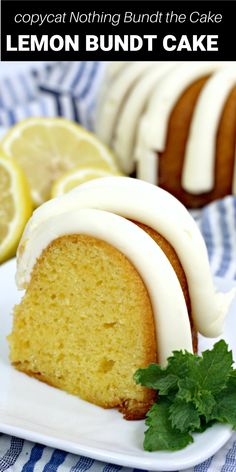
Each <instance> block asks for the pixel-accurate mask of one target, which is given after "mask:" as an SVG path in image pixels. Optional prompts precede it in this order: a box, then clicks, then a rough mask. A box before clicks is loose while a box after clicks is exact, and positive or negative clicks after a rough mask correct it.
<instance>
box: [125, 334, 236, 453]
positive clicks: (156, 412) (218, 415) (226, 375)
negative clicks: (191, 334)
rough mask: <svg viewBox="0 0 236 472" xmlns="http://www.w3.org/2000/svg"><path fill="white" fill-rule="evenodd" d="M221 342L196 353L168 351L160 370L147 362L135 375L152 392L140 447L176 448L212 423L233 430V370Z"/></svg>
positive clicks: (235, 410)
mask: <svg viewBox="0 0 236 472" xmlns="http://www.w3.org/2000/svg"><path fill="white" fill-rule="evenodd" d="M232 364H233V358H232V352H231V351H229V350H228V346H227V344H226V343H225V341H223V340H221V341H219V342H217V343H216V344H215V345H214V347H213V349H212V350H207V351H205V352H204V353H203V354H202V357H200V356H198V355H195V354H191V353H188V352H186V351H174V352H173V355H172V356H171V357H169V358H168V363H167V367H166V368H164V369H163V368H161V366H159V365H156V364H151V365H150V366H149V367H147V368H146V369H139V370H138V371H137V372H136V373H135V376H134V378H135V380H136V382H137V383H140V384H141V385H145V386H147V387H149V388H154V389H156V390H157V391H158V403H156V404H154V405H153V406H152V408H151V410H150V411H149V413H148V415H147V419H146V425H147V426H148V430H147V431H146V433H145V440H144V448H145V449H146V450H148V451H154V450H171V451H173V450H178V449H181V448H182V447H185V446H186V445H187V444H189V443H190V442H192V441H193V439H192V436H191V434H190V433H191V432H202V431H205V429H206V428H208V427H210V426H211V425H212V424H214V423H215V422H216V421H218V422H220V423H229V424H231V425H232V426H233V428H234V429H236V370H233V367H232Z"/></svg>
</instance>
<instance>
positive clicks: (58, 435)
mask: <svg viewBox="0 0 236 472" xmlns="http://www.w3.org/2000/svg"><path fill="white" fill-rule="evenodd" d="M14 275H15V261H14V260H12V261H10V262H8V263H6V264H4V265H2V266H1V267H0V319H1V324H0V326H1V330H0V430H1V431H2V432H3V433H7V434H11V435H15V436H18V437H21V438H24V439H28V440H30V441H35V442H39V443H42V444H45V445H47V446H51V447H55V448H59V449H63V450H65V451H68V452H72V453H74V454H80V455H84V456H87V457H91V458H93V459H98V460H102V461H105V462H111V463H115V464H120V465H124V466H128V467H137V468H142V469H148V470H153V471H158V470H162V471H170V470H176V469H179V470H180V469H185V468H187V467H192V466H194V465H196V464H199V463H200V462H202V461H204V460H205V459H207V458H208V457H210V456H211V455H213V454H214V453H215V452H216V451H217V450H218V449H220V447H222V446H223V444H225V443H226V441H227V440H228V439H229V438H230V436H231V434H232V431H231V428H230V427H229V426H226V425H215V426H213V427H212V428H210V429H208V430H207V431H206V432H204V433H203V434H196V435H195V437H194V439H195V440H194V443H193V444H191V445H190V446H188V447H186V448H185V449H182V450H181V451H178V452H171V453H169V452H155V453H154V452H152V453H150V452H145V451H144V450H143V448H142V442H143V433H144V430H145V425H144V421H125V420H124V419H123V418H122V416H121V414H120V413H119V412H117V411H116V410H103V409H102V408H99V407H96V406H94V405H91V404H89V403H87V402H85V401H82V400H80V399H79V398H77V397H74V396H72V395H68V394H67V393H65V392H62V391H60V390H57V389H55V388H53V387H49V386H48V385H45V384H43V383H41V382H39V381H37V380H35V379H33V378H30V377H27V376H26V375H25V374H23V373H20V372H17V371H16V370H14V369H13V367H11V365H10V363H9V361H8V345H7V341H6V336H7V334H8V333H9V332H10V330H11V322H12V315H11V313H12V308H13V305H14V304H15V303H17V302H18V301H19V300H20V298H21V293H19V292H17V290H16V287H15V281H14ZM216 284H217V286H218V288H220V289H221V290H228V289H230V288H231V287H232V286H233V283H232V282H231V281H224V280H220V279H217V280H216ZM234 285H235V284H234ZM235 327H236V299H235V300H234V302H233V304H232V305H231V308H230V310H229V313H228V316H227V320H226V323H225V332H224V338H225V339H226V341H227V342H228V344H229V345H230V348H231V349H233V351H234V358H236V339H235V334H234V333H235V332H236V329H235ZM215 341H216V340H215V339H214V340H210V341H209V340H207V339H205V338H202V337H201V338H200V340H199V344H200V350H204V349H206V348H209V347H211V346H212V345H213V344H214V342H215Z"/></svg>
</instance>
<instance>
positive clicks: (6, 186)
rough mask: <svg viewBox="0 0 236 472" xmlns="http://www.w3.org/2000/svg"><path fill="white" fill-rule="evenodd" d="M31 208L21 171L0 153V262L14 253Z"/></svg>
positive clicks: (26, 186)
mask: <svg viewBox="0 0 236 472" xmlns="http://www.w3.org/2000/svg"><path fill="white" fill-rule="evenodd" d="M32 209H33V205H32V200H31V196H30V190H29V185H28V182H27V180H26V178H25V176H24V173H23V171H22V170H21V169H20V168H19V167H18V165H17V164H16V163H15V162H14V160H13V159H8V158H6V157H4V156H2V155H0V263H1V262H4V261H5V260H7V259H9V258H10V257H12V256H13V255H14V254H15V252H16V248H17V245H18V243H19V240H20V237H21V234H22V232H23V229H24V227H25V224H26V222H27V220H28V218H29V217H30V215H31V213H32Z"/></svg>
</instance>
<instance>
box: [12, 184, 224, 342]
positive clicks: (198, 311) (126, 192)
mask: <svg viewBox="0 0 236 472" xmlns="http://www.w3.org/2000/svg"><path fill="white" fill-rule="evenodd" d="M82 209H96V210H103V211H106V212H110V213H114V214H116V215H119V216H121V217H123V218H127V219H131V220H133V221H137V222H141V223H144V224H146V225H147V226H149V227H151V228H153V229H154V230H156V231H158V232H159V233H160V234H161V235H162V236H163V237H165V239H166V240H167V241H168V242H169V243H170V244H171V246H172V247H173V248H174V249H175V251H176V253H177V255H178V258H179V260H180V263H181V264H182V267H183V270H184V272H185V275H186V278H187V283H188V289H189V294H190V300H191V309H192V316H193V319H194V323H195V326H196V328H197V330H198V331H199V332H200V333H202V334H203V335H205V336H210V337H216V336H219V335H220V333H221V332H222V329H223V322H224V317H225V314H226V312H227V309H228V305H229V303H230V301H231V299H232V294H221V293H215V290H214V287H213V282H212V277H211V273H210V267H209V263H208V257H207V251H206V247H205V244H204V241H203V238H202V236H201V234H200V232H199V230H198V228H197V226H196V224H195V222H194V220H193V219H192V217H191V216H190V214H189V213H188V212H187V210H186V209H185V208H184V206H183V205H182V204H181V203H180V202H178V200H176V199H175V198H174V197H172V196H171V195H170V194H168V193H167V192H165V191H164V190H162V189H160V188H158V187H156V186H153V185H151V184H148V183H146V182H142V181H140V180H136V179H130V178H128V177H107V178H104V179H97V180H94V181H91V182H88V183H87V184H83V185H81V186H79V187H78V188H77V189H75V190H73V191H71V192H69V193H68V194H65V195H64V196H62V197H58V198H57V199H54V200H51V201H49V202H47V203H45V204H44V205H43V206H41V207H40V208H38V209H37V210H36V211H35V212H34V215H33V217H32V218H31V219H30V221H29V223H28V225H27V226H26V229H25V232H24V234H23V237H22V240H21V244H20V246H19V251H18V270H17V283H18V286H19V287H20V288H25V287H27V284H28V283H29V281H30V275H31V271H32V268H33V265H34V263H35V261H36V258H37V257H38V256H39V251H38V250H37V244H38V243H37V241H38V233H39V232H42V228H44V229H45V230H46V231H48V232H49V240H47V242H48V243H49V242H50V240H53V239H55V238H57V237H59V236H61V229H60V230H58V226H57V225H60V228H62V227H63V228H64V233H67V227H66V224H64V226H63V221H65V218H66V215H67V213H70V214H71V213H73V212H77V211H79V210H82ZM56 217H58V218H57V219H56V220H54V219H53V218H56ZM76 224H77V222H76V214H75V213H74V225H75V229H74V231H76ZM46 228H47V229H46ZM106 229H107V230H109V231H110V229H111V233H112V231H113V230H114V228H112V227H111V228H106ZM72 230H73V228H72V227H71V231H72ZM46 231H45V232H46ZM121 231H122V228H121V230H120V231H119V233H120V234H118V237H119V236H120V237H122V235H121ZM109 234H110V233H109ZM126 237H127V239H130V235H129V233H128V232H127V233H126ZM50 238H51V239H50ZM135 245H136V240H135V239H134V240H133V241H131V246H135ZM40 247H41V246H40ZM41 249H42V248H41ZM41 249H40V250H41ZM140 252H142V248H140ZM36 254H37V255H36ZM125 254H126V253H125ZM127 257H129V255H128V253H127ZM137 258H138V256H137ZM148 262H149V264H151V261H150V260H148ZM157 272H158V274H159V277H162V269H161V268H160V271H159V270H158V269H157ZM165 283H166V287H167V289H168V279H166V280H165ZM168 290H169V289H168ZM169 296H170V297H171V296H172V293H171V291H169Z"/></svg>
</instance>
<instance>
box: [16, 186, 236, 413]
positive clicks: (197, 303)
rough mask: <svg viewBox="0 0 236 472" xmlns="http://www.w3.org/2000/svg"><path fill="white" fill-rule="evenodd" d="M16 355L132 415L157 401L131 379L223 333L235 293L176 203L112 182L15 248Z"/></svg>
mask: <svg viewBox="0 0 236 472" xmlns="http://www.w3.org/2000/svg"><path fill="white" fill-rule="evenodd" d="M17 263H18V268H17V283H18V286H19V288H25V289H26V292H25V295H24V296H23V299H22V301H21V303H20V304H19V305H18V306H16V307H15V310H14V322H13V328H12V333H11V335H10V336H9V344H10V359H11V362H12V364H13V365H14V366H15V367H16V368H17V369H18V370H20V371H23V372H25V373H26V374H28V375H31V376H33V377H36V378H37V379H40V380H42V381H44V382H46V383H48V384H49V385H52V386H55V387H58V388H61V389H63V390H65V391H67V392H69V393H72V394H75V395H78V396H79V397H81V398H82V399H84V400H87V401H89V402H92V403H94V404H96V405H99V406H102V407H105V408H113V407H116V408H119V409H120V410H121V411H122V412H123V414H124V416H125V418H127V419H138V418H143V417H144V416H145V413H146V412H147V410H148V409H149V408H150V405H151V404H152V402H153V401H154V399H155V394H154V392H153V391H152V390H150V389H147V388H144V387H141V386H140V385H136V384H135V382H134V380H133V374H134V372H135V371H136V370H137V369H138V368H139V367H145V366H147V365H148V364H149V363H152V362H156V361H158V362H160V363H161V364H163V365H164V364H165V362H166V359H167V357H168V356H169V355H171V353H172V351H173V350H176V349H186V350H188V351H190V352H192V351H194V350H196V349H197V336H196V331H200V332H201V333H203V334H204V335H207V336H217V335H219V334H220V332H221V330H222V323H223V319H224V316H225V313H226V310H227V306H228V302H229V299H230V296H229V295H225V294H224V295H222V294H215V292H214V288H213V284H212V280H211V275H210V270H209V265H208V260H207V254H206V249H205V246H204V242H203V240H202V237H201V235H200V233H199V231H198V229H197V227H196V225H195V223H194V221H193V220H192V218H191V216H190V215H189V214H188V212H187V211H186V210H185V208H184V207H183V206H182V205H181V204H180V203H179V202H178V201H177V200H176V199H175V198H174V197H172V196H171V195H169V194H168V193H167V192H165V191H164V190H161V189H159V188H157V187H155V186H153V185H151V184H147V183H145V182H141V181H138V180H134V179H130V178H123V177H109V178H105V179H98V180H96V181H92V182H89V183H87V184H84V185H82V186H80V187H78V189H75V190H73V191H71V192H70V193H68V194H66V195H64V196H62V197H59V198H57V199H55V200H51V201H50V202H47V203H45V204H44V205H42V206H41V207H40V208H39V209H37V210H36V211H35V213H34V215H33V217H32V218H31V220H30V221H29V223H28V225H27V227H26V230H25V233H24V235H23V237H22V241H21V243H20V246H19V249H18V258H17Z"/></svg>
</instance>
